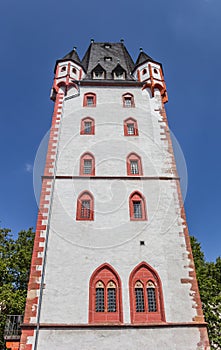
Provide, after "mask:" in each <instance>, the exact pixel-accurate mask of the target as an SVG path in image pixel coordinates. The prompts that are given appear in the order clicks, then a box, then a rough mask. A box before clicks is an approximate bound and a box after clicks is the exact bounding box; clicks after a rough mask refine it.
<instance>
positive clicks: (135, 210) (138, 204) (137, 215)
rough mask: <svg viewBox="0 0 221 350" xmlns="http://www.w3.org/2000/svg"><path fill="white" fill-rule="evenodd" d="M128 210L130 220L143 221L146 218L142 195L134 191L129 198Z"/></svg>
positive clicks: (144, 202)
mask: <svg viewBox="0 0 221 350" xmlns="http://www.w3.org/2000/svg"><path fill="white" fill-rule="evenodd" d="M129 210H130V220H131V221H145V220H147V212H146V201H145V198H144V196H143V195H142V194H141V193H140V192H138V191H134V192H133V193H131V195H130V198H129Z"/></svg>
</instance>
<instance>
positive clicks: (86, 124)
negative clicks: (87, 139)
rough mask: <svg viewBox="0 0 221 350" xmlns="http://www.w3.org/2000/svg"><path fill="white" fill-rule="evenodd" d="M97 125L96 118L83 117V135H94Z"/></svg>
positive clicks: (81, 131) (81, 132)
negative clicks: (95, 123)
mask: <svg viewBox="0 0 221 350" xmlns="http://www.w3.org/2000/svg"><path fill="white" fill-rule="evenodd" d="M94 131H95V125H94V119H93V118H90V117H86V118H83V119H82V120H81V130H80V134H81V135H94Z"/></svg>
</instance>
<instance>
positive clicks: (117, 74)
mask: <svg viewBox="0 0 221 350" xmlns="http://www.w3.org/2000/svg"><path fill="white" fill-rule="evenodd" d="M112 76H113V78H114V79H115V80H125V79H126V71H125V69H124V68H123V67H122V66H121V65H120V64H119V63H118V64H117V66H116V67H115V68H114V69H113V70H112Z"/></svg>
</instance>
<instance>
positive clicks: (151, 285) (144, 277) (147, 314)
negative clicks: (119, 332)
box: [129, 262, 165, 323]
mask: <svg viewBox="0 0 221 350" xmlns="http://www.w3.org/2000/svg"><path fill="white" fill-rule="evenodd" d="M129 289H130V308H131V310H130V311H131V322H132V323H149V322H165V312H164V305H163V294H162V286H161V281H160V278H159V276H158V274H157V272H156V271H155V270H154V269H153V268H151V267H150V266H149V265H148V264H147V263H145V262H142V263H141V264H139V265H138V266H137V267H136V268H135V269H134V270H133V271H132V272H131V275H130V280H129Z"/></svg>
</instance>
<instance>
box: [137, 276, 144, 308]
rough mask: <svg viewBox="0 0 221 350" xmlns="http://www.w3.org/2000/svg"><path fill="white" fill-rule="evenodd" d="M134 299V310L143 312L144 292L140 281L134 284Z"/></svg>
mask: <svg viewBox="0 0 221 350" xmlns="http://www.w3.org/2000/svg"><path fill="white" fill-rule="evenodd" d="M135 300H136V312H144V311H145V306H144V294H143V286H142V283H140V282H137V283H136V285H135Z"/></svg>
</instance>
